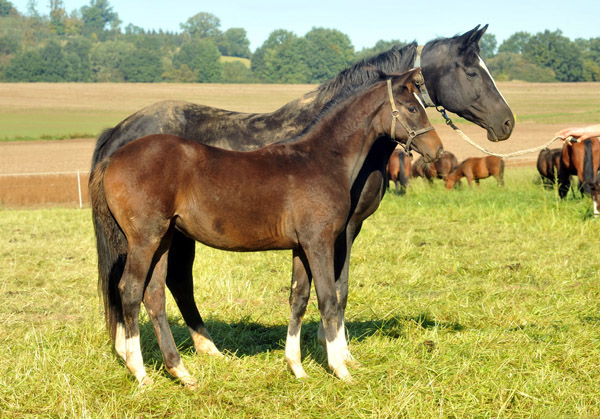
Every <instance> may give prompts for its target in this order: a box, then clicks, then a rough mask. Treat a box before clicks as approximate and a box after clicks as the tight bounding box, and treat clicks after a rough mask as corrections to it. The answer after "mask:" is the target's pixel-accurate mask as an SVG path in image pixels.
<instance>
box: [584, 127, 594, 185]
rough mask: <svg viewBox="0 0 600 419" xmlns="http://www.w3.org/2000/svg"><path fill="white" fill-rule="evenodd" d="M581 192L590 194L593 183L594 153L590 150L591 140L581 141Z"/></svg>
mask: <svg viewBox="0 0 600 419" xmlns="http://www.w3.org/2000/svg"><path fill="white" fill-rule="evenodd" d="M583 149H584V154H583V185H582V187H583V192H585V193H587V194H590V193H591V192H592V189H591V188H592V184H593V183H594V180H595V179H594V177H595V174H594V160H593V156H594V153H593V151H592V140H591V139H589V138H588V139H587V140H584V141H583Z"/></svg>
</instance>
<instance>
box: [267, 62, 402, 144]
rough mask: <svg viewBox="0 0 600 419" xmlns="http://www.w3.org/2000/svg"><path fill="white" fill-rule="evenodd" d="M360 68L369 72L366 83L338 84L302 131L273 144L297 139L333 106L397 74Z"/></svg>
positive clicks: (332, 108)
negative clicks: (331, 96)
mask: <svg viewBox="0 0 600 419" xmlns="http://www.w3.org/2000/svg"><path fill="white" fill-rule="evenodd" d="M367 66H368V64H367ZM362 70H363V72H364V73H365V74H369V76H370V78H369V79H368V82H367V83H365V84H360V85H348V84H347V85H343V86H340V87H339V88H338V91H337V94H336V95H335V96H334V97H333V98H332V99H330V100H329V101H328V102H327V103H326V104H325V105H324V106H323V107H322V108H321V110H320V111H319V113H318V114H317V115H316V116H315V118H314V119H313V120H312V121H311V122H310V124H308V125H307V126H306V127H304V129H303V130H302V132H300V134H298V135H296V136H294V137H291V138H287V139H283V140H279V141H276V142H275V143H273V144H283V143H290V142H294V141H297V140H299V139H300V138H301V137H303V136H304V135H306V133H308V132H309V131H310V130H312V129H313V128H314V126H315V125H317V124H318V123H319V122H320V121H321V120H322V119H323V118H324V117H325V116H326V115H327V114H329V113H330V112H332V111H333V110H334V109H335V108H337V107H338V106H339V105H340V104H341V103H343V102H345V101H346V100H348V99H349V98H351V97H358V96H360V95H362V94H363V93H364V92H366V91H367V90H369V89H371V88H372V87H373V86H374V85H375V84H377V83H379V82H383V81H386V80H387V79H389V78H391V77H394V76H396V75H397V74H389V75H388V74H385V73H384V72H382V71H380V70H379V69H377V68H374V67H366V68H363V69H362Z"/></svg>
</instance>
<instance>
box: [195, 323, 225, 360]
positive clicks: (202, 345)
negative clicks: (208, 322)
mask: <svg viewBox="0 0 600 419" xmlns="http://www.w3.org/2000/svg"><path fill="white" fill-rule="evenodd" d="M188 329H189V331H190V335H191V336H192V341H193V342H194V349H196V352H198V353H199V354H207V355H211V356H220V357H222V356H223V354H222V353H221V351H219V349H217V347H216V345H215V343H214V342H213V340H212V338H211V337H210V334H209V333H208V330H206V329H205V328H201V329H200V330H199V331H196V330H194V329H192V328H191V327H189V328H188Z"/></svg>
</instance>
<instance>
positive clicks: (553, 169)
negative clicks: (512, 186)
mask: <svg viewBox="0 0 600 419" xmlns="http://www.w3.org/2000/svg"><path fill="white" fill-rule="evenodd" d="M561 152H562V150H561V149H560V148H553V149H548V148H544V149H543V150H542V151H540V154H539V155H538V159H537V164H536V166H537V170H538V172H539V174H540V177H541V178H542V183H543V184H544V186H545V187H546V188H551V187H553V186H554V184H555V183H556V180H557V175H558V170H559V166H560V155H561Z"/></svg>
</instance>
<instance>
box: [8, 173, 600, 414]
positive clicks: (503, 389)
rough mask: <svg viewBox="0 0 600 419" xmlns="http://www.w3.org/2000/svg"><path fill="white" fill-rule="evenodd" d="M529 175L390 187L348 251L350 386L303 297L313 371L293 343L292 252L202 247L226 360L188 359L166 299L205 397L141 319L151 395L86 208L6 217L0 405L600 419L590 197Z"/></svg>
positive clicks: (207, 295)
mask: <svg viewBox="0 0 600 419" xmlns="http://www.w3.org/2000/svg"><path fill="white" fill-rule="evenodd" d="M535 178H536V175H535V173H534V169H531V168H513V169H512V170H510V171H507V176H506V188H505V190H501V189H500V188H498V187H497V186H496V184H495V181H494V180H493V179H488V180H483V181H482V182H481V187H480V188H479V189H476V188H475V189H474V190H469V189H468V188H466V187H465V188H462V189H460V190H453V191H446V190H444V189H443V185H442V183H441V182H440V181H438V182H436V183H435V185H434V187H433V188H430V187H429V186H428V185H426V184H425V182H423V181H421V180H416V181H414V182H413V184H412V186H411V189H410V190H409V193H408V194H407V195H406V196H404V197H399V196H396V195H394V194H388V195H386V197H385V199H384V200H383V202H382V206H381V208H380V210H379V211H378V212H376V213H375V215H374V216H373V217H372V218H370V219H369V220H367V222H366V223H365V226H364V228H363V232H362V234H361V236H359V238H358V240H357V243H356V245H355V247H354V253H353V258H352V265H351V273H350V298H349V305H348V310H347V320H348V335H349V342H350V347H351V349H352V351H353V354H354V355H355V356H356V357H357V359H358V360H360V362H361V363H362V366H361V367H360V368H358V369H355V370H353V375H354V378H355V380H356V382H355V383H354V384H345V383H343V382H341V381H339V380H337V379H335V378H334V377H333V376H332V375H331V374H330V373H328V372H327V370H326V357H325V353H324V351H323V350H322V349H321V348H320V347H319V346H318V343H317V339H316V331H317V325H318V321H319V314H318V310H317V307H316V299H315V298H314V294H313V297H311V302H310V304H309V308H308V310H307V316H306V319H305V327H304V328H303V335H302V351H303V363H304V366H305V368H306V370H307V372H308V374H309V376H310V377H309V378H308V379H306V380H303V381H298V380H296V379H294V378H293V376H292V375H291V373H290V372H289V371H288V368H287V366H286V363H285V359H284V351H283V344H284V341H285V334H286V328H287V321H288V317H289V308H288V304H287V298H288V295H289V279H290V272H291V263H290V254H289V252H268V253H246V254H244V253H242V254H240V253H227V252H222V251H217V250H214V249H211V248H207V247H203V246H199V247H198V249H197V255H196V263H195V266H194V275H195V277H196V282H195V292H196V300H197V302H198V304H199V307H200V309H201V312H202V314H203V315H204V317H205V319H206V320H207V325H208V328H209V330H210V332H211V334H212V335H213V338H214V340H215V342H216V344H217V346H218V347H219V348H220V349H221V350H224V351H225V353H227V354H228V357H227V358H226V359H213V358H210V357H207V356H204V355H196V354H195V353H194V352H193V346H192V343H191V341H190V339H189V334H188V332H187V328H186V327H185V325H184V323H183V321H182V320H181V317H180V316H179V314H178V313H177V309H176V307H175V305H174V302H173V301H172V300H171V299H170V297H169V301H168V308H167V310H168V313H169V314H170V320H171V323H172V329H173V333H174V335H175V339H176V342H177V344H178V345H179V347H180V350H181V352H182V354H183V357H184V362H185V363H186V366H187V367H188V369H189V370H190V372H191V373H192V374H193V375H194V376H195V377H197V378H198V379H199V381H200V383H199V388H198V389H197V390H196V391H193V392H192V391H188V390H185V389H184V388H183V387H182V386H180V385H179V384H178V383H177V382H176V381H174V380H173V379H171V378H170V376H168V374H167V373H166V372H165V370H164V367H163V365H162V360H161V357H160V351H159V350H158V346H157V344H156V340H155V337H154V333H153V331H152V327H151V325H150V323H149V321H148V319H147V317H145V316H144V318H143V320H142V342H143V343H142V344H143V352H144V355H145V359H146V366H147V368H148V370H149V373H150V375H151V377H152V378H153V379H154V381H155V384H154V385H153V386H152V387H151V388H149V389H147V390H145V391H143V392H141V391H140V390H138V387H137V382H136V380H135V379H134V378H133V377H132V376H131V375H130V374H129V373H128V372H127V371H126V368H124V367H123V365H121V363H120V362H119V361H117V359H116V357H115V355H114V354H113V353H112V352H111V346H110V344H109V341H108V337H107V334H106V332H105V330H104V327H103V318H102V314H101V304H100V302H99V300H98V296H97V293H96V267H95V258H96V257H95V250H94V241H93V231H92V226H91V222H90V219H91V215H90V211H89V210H88V209H84V210H78V209H66V208H62V209H61V208H54V209H36V210H27V209H25V210H24V209H14V210H3V211H2V216H1V217H0V237H2V246H1V248H0V249H1V250H0V252H1V257H0V277H1V278H2V281H1V283H0V292H1V294H2V301H3V304H2V305H1V306H0V312H1V313H2V315H1V318H2V321H1V323H0V336H1V338H0V339H1V342H2V343H1V345H2V347H1V348H0V349H1V350H2V353H3V356H2V357H1V358H0V371H2V372H1V373H0V383H1V384H2V385H1V386H0V409H2V411H4V412H11V413H12V414H13V415H14V416H15V417H20V416H29V415H35V416H38V415H42V416H46V415H47V416H77V417H137V416H144V417H163V416H186V415H189V416H190V417H200V416H213V417H264V416H275V417H290V416H296V417H297V416H302V417H307V416H308V417H312V416H324V417H340V416H346V417H372V416H375V417H397V416H406V417H434V416H435V417H438V416H441V417H471V416H477V417H482V416H483V417H492V416H493V417H531V416H534V417H548V416H575V415H580V416H592V415H598V414H600V402H599V400H600V365H599V364H600V361H599V359H600V316H598V311H599V309H600V304H599V302H598V295H599V292H598V269H599V267H600V263H599V260H598V255H597V253H598V252H597V246H596V245H595V237H597V236H598V234H600V224H599V222H598V220H595V219H593V218H590V208H589V207H590V206H589V201H588V200H579V199H572V198H569V199H568V200H566V201H564V202H558V201H557V200H556V193H555V192H553V191H547V190H543V189H542V187H541V186H540V185H539V184H536V183H535V182H534V180H535Z"/></svg>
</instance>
